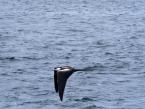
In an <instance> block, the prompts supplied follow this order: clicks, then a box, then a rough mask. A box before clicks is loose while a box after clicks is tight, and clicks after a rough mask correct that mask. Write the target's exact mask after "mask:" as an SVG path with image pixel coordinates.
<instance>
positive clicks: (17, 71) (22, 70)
mask: <svg viewBox="0 0 145 109" xmlns="http://www.w3.org/2000/svg"><path fill="white" fill-rule="evenodd" d="M24 72H26V71H25V70H24V69H17V70H16V71H13V72H12V73H14V74H23V73H24Z"/></svg>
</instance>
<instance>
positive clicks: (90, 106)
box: [82, 105, 103, 109]
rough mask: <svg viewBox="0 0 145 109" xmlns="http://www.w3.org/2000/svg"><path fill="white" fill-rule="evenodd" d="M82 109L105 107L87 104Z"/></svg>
mask: <svg viewBox="0 0 145 109" xmlns="http://www.w3.org/2000/svg"><path fill="white" fill-rule="evenodd" d="M82 109H103V108H101V107H97V106H96V105H89V106H86V107H84V108H82Z"/></svg>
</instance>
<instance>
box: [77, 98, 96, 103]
mask: <svg viewBox="0 0 145 109" xmlns="http://www.w3.org/2000/svg"><path fill="white" fill-rule="evenodd" d="M75 101H80V102H89V101H95V100H93V99H92V98H89V97H83V98H82V99H75Z"/></svg>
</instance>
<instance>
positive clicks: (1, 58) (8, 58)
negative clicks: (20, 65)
mask: <svg viewBox="0 0 145 109" xmlns="http://www.w3.org/2000/svg"><path fill="white" fill-rule="evenodd" d="M0 60H9V61H15V60H17V59H16V58H15V57H0Z"/></svg>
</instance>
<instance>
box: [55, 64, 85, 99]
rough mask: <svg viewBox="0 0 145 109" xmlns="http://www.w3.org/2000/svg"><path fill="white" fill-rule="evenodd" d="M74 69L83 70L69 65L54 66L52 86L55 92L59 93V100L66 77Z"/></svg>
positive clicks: (61, 97)
mask: <svg viewBox="0 0 145 109" xmlns="http://www.w3.org/2000/svg"><path fill="white" fill-rule="evenodd" d="M76 71H84V70H83V69H75V68H73V67H70V66H64V67H56V68H54V86H55V91H56V93H59V97H60V100H61V101H62V100H63V94H64V89H65V85H66V82H67V79H68V78H69V77H70V76H71V75H72V74H73V73H74V72H76Z"/></svg>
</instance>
